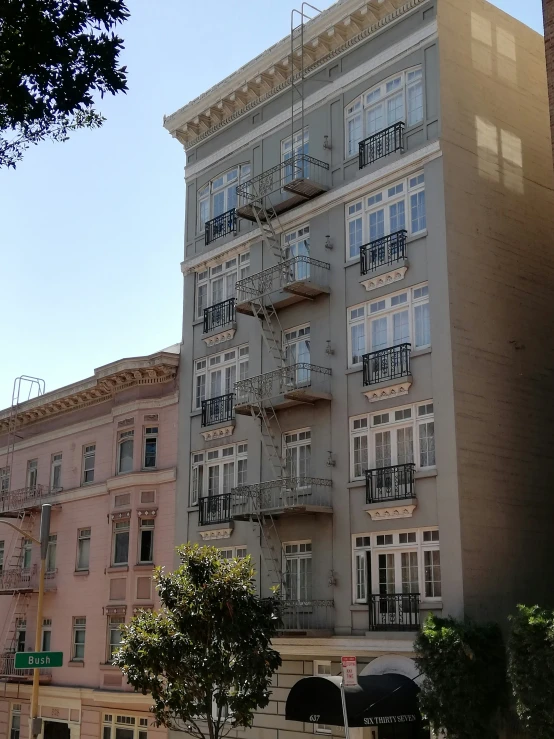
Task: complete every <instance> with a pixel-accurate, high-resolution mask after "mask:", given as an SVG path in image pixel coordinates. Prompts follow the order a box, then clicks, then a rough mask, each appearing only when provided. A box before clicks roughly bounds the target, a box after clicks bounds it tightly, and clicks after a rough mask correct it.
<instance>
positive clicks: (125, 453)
mask: <svg viewBox="0 0 554 739" xmlns="http://www.w3.org/2000/svg"><path fill="white" fill-rule="evenodd" d="M134 437H135V432H134V431H133V429H130V430H129V431H120V432H119V434H118V437H117V474H118V475H123V474H125V473H126V472H132V471H133V447H134V444H135V439H134Z"/></svg>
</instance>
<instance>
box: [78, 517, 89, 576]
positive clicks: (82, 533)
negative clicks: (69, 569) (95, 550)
mask: <svg viewBox="0 0 554 739" xmlns="http://www.w3.org/2000/svg"><path fill="white" fill-rule="evenodd" d="M91 539H92V528H91V527H90V526H88V527H86V528H81V529H77V557H76V559H75V571H76V572H88V571H89V569H90V545H91ZM85 541H88V553H87V563H86V567H84V566H83V563H82V547H83V542H85Z"/></svg>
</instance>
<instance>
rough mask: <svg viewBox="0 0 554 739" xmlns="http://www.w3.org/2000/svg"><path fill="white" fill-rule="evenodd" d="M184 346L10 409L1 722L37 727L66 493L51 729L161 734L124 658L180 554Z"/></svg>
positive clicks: (106, 736) (47, 732)
mask: <svg viewBox="0 0 554 739" xmlns="http://www.w3.org/2000/svg"><path fill="white" fill-rule="evenodd" d="M178 365H179V346H178V345H177V346H176V347H170V348H169V349H167V350H164V351H161V352H158V353H156V354H154V355H151V356H145V357H133V358H130V359H122V360H119V361H117V362H113V363H112V364H109V365H106V366H104V367H100V368H99V369H97V370H95V373H94V376H93V377H90V378H87V379H86V380H83V381H80V382H77V383H75V384H73V385H70V386H67V387H63V388H61V389H60V390H56V391H54V392H50V393H46V394H41V395H39V396H38V397H36V398H34V399H32V400H29V401H27V402H23V403H20V404H19V405H18V406H17V407H16V408H15V409H8V410H6V411H3V412H0V434H1V436H0V454H1V456H0V459H1V460H2V463H1V465H0V466H1V469H0V488H1V493H0V501H1V513H0V570H1V574H0V628H1V630H2V633H1V640H2V641H1V643H2V653H1V656H0V681H1V683H0V736H1V737H10V739H27V737H28V736H29V721H28V719H29V716H30V696H31V683H32V670H19V669H16V668H15V664H14V654H15V652H22V651H34V648H35V629H36V620H37V590H38V574H39V567H40V553H39V547H38V546H36V545H34V544H33V543H32V542H31V541H30V540H29V539H25V538H24V537H23V536H21V535H20V534H19V533H17V532H16V531H14V530H13V529H11V528H10V527H8V526H6V525H4V524H5V522H8V523H12V524H13V525H15V526H17V527H19V528H20V529H22V530H24V531H28V532H29V533H30V534H31V535H33V536H34V537H35V538H38V536H39V522H40V509H41V505H42V503H50V504H51V505H52V514H51V525H50V536H49V542H48V552H47V558H46V578H45V595H44V607H43V615H42V618H43V621H42V642H41V649H42V651H60V652H63V666H62V667H60V668H53V669H51V670H41V685H40V689H39V716H41V717H42V719H43V729H42V734H41V736H42V737H44V739H85V737H91V739H92V737H94V739H100V737H103V739H151V737H156V736H158V735H160V736H161V735H162V734H163V733H164V732H162V731H161V730H157V729H155V728H153V726H152V719H151V715H150V714H149V711H148V709H149V705H150V704H149V701H148V698H145V697H144V696H139V695H137V694H135V693H134V692H133V691H132V689H131V688H130V687H129V686H128V685H127V683H126V681H125V679H124V678H123V676H122V674H121V672H120V671H119V669H118V668H116V667H114V666H112V664H111V654H112V651H113V650H114V649H115V648H116V647H117V645H118V643H119V639H120V626H121V624H122V623H124V622H125V621H128V620H129V619H130V618H131V617H132V615H133V613H134V611H135V610H136V609H138V608H146V609H149V608H150V609H151V608H154V607H155V606H156V598H155V591H154V588H153V583H152V572H153V568H154V567H155V566H157V565H166V566H169V567H172V566H173V561H174V553H173V541H174V524H173V520H174V519H173V514H174V508H175V484H176V483H175V481H176V459H177V415H178V414H177V402H178V388H177V372H178Z"/></svg>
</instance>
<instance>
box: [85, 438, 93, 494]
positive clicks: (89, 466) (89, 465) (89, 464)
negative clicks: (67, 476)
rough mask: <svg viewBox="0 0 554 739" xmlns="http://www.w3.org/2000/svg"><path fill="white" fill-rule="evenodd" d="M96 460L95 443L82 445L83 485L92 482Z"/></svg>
mask: <svg viewBox="0 0 554 739" xmlns="http://www.w3.org/2000/svg"><path fill="white" fill-rule="evenodd" d="M95 461H96V444H88V445H87V446H84V447H83V485H86V484H87V483H89V482H94V463H95Z"/></svg>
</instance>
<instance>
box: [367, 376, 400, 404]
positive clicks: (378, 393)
mask: <svg viewBox="0 0 554 739" xmlns="http://www.w3.org/2000/svg"><path fill="white" fill-rule="evenodd" d="M411 386H412V378H411V377H406V378H405V379H404V381H403V382H391V384H390V385H388V386H387V387H379V388H374V389H373V390H367V391H364V395H365V396H366V398H367V399H368V400H369V402H370V403H378V402H379V401H380V400H388V399H389V398H396V397H398V396H399V395H407V394H408V390H409V389H410V388H411Z"/></svg>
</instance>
